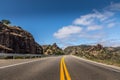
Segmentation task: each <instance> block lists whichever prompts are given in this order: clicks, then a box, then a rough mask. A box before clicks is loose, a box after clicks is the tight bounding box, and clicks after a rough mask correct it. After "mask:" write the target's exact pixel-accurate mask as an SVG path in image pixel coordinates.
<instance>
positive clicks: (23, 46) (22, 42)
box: [0, 22, 43, 54]
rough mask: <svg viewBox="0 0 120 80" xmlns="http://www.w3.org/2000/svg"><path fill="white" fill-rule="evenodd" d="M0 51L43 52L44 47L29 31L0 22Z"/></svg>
mask: <svg viewBox="0 0 120 80" xmlns="http://www.w3.org/2000/svg"><path fill="white" fill-rule="evenodd" d="M0 53H21V54H27V53H29V54H43V49H42V47H41V46H40V45H39V44H38V43H36V42H35V40H34V38H33V36H32V35H31V34H30V33H29V32H27V31H25V30H23V29H22V28H21V27H19V26H10V25H5V24H3V23H2V22H0Z"/></svg>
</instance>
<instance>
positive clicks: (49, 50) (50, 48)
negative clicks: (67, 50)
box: [42, 43, 64, 55]
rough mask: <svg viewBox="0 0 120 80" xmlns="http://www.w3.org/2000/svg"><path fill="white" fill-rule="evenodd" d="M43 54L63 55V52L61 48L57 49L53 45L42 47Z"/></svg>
mask: <svg viewBox="0 0 120 80" xmlns="http://www.w3.org/2000/svg"><path fill="white" fill-rule="evenodd" d="M42 48H43V52H44V54H45V55H53V54H54V55H63V54H64V52H63V50H62V49H61V48H59V47H58V46H57V44H56V43H54V44H53V45H43V46H42Z"/></svg>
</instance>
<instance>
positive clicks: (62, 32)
mask: <svg viewBox="0 0 120 80" xmlns="http://www.w3.org/2000/svg"><path fill="white" fill-rule="evenodd" d="M81 31H82V28H81V27H79V26H72V25H70V26H64V27H62V28H61V29H59V30H58V31H57V32H56V33H54V36H55V37H56V38H58V39H63V38H68V37H70V35H74V34H78V33H80V32H81Z"/></svg>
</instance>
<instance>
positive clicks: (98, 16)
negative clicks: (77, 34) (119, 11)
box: [73, 11, 114, 26]
mask: <svg viewBox="0 0 120 80" xmlns="http://www.w3.org/2000/svg"><path fill="white" fill-rule="evenodd" d="M113 15H114V13H112V12H109V11H105V12H102V13H100V12H98V11H95V12H94V13H91V14H86V15H83V16H81V17H80V18H77V19H75V20H74V21H73V24H74V25H82V26H89V25H93V24H96V21H98V22H103V21H105V20H107V19H109V18H110V17H111V16H113Z"/></svg>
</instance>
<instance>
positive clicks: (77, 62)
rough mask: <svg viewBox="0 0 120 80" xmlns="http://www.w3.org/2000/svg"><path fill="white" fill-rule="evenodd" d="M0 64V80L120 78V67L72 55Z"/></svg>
mask: <svg viewBox="0 0 120 80" xmlns="http://www.w3.org/2000/svg"><path fill="white" fill-rule="evenodd" d="M0 65H1V66H0V80H120V69H119V68H118V69H117V68H113V67H109V66H105V65H101V64H97V63H94V62H91V61H88V60H84V59H80V58H78V57H75V56H71V55H68V56H64V57H63V56H57V57H56V56H55V57H46V58H42V59H37V60H32V61H31V60H30V61H28V60H27V61H23V62H19V63H15V64H13V63H12V64H9V65H3V66H2V64H0Z"/></svg>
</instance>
